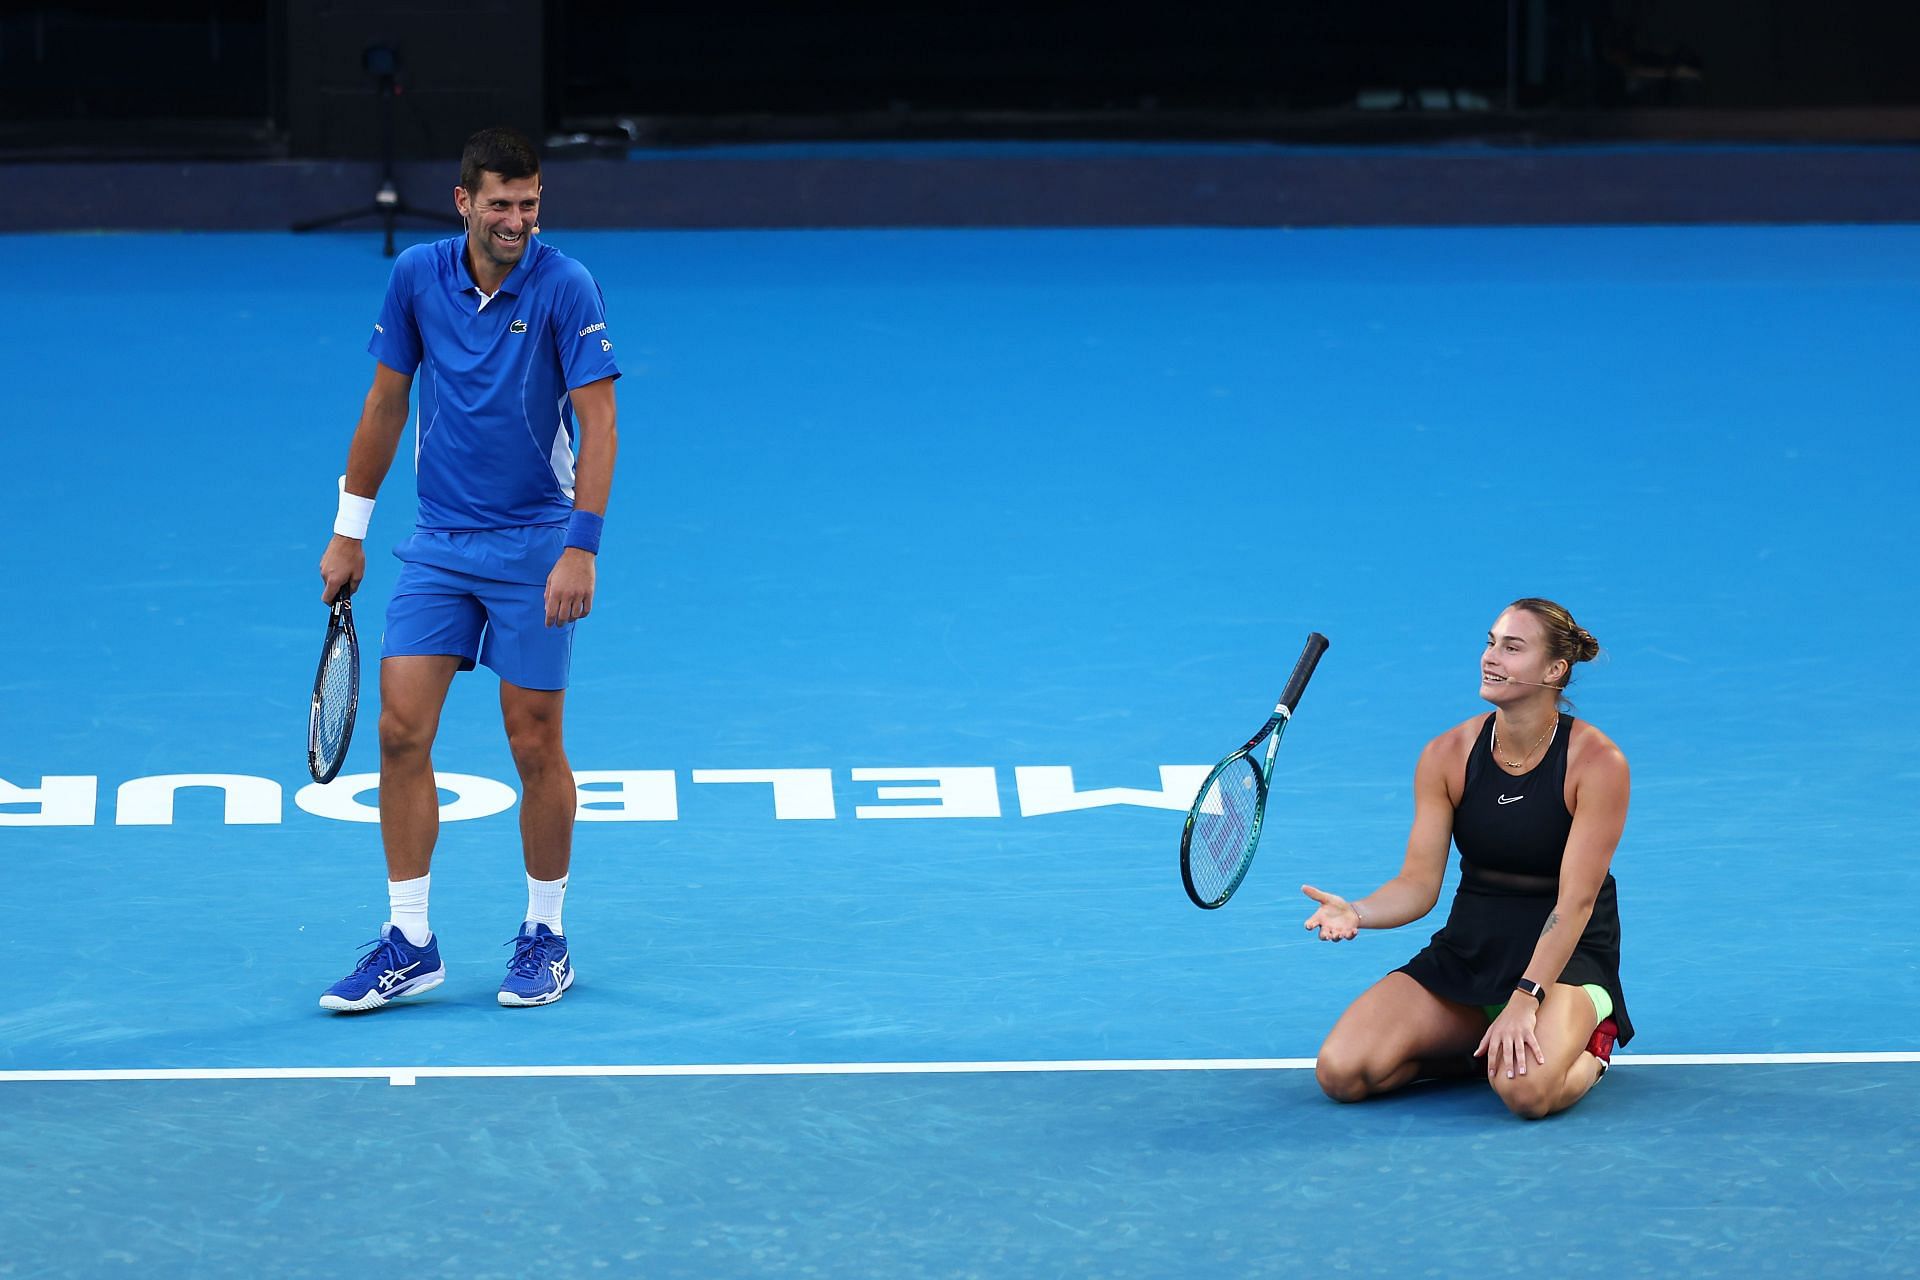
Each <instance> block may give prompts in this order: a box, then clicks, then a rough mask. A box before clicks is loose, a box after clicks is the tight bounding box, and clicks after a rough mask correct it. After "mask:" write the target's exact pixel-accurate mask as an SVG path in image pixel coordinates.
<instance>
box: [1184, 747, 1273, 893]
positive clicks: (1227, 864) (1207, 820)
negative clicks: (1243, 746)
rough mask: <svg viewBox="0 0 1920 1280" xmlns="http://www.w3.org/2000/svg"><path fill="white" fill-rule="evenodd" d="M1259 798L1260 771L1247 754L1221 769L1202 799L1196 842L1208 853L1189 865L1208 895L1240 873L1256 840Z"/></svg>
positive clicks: (1195, 835) (1190, 860)
mask: <svg viewBox="0 0 1920 1280" xmlns="http://www.w3.org/2000/svg"><path fill="white" fill-rule="evenodd" d="M1259 801H1260V779H1259V774H1258V772H1257V771H1256V770H1255V769H1254V767H1253V764H1252V762H1251V761H1249V760H1247V759H1245V758H1244V757H1243V758H1241V759H1239V760H1236V761H1234V762H1233V763H1232V764H1231V765H1229V766H1228V767H1227V768H1225V769H1223V770H1221V771H1220V773H1219V775H1218V776H1216V777H1215V778H1214V780H1213V785H1212V786H1211V787H1209V788H1208V794H1207V795H1206V796H1205V797H1204V798H1203V799H1202V801H1201V803H1200V812H1199V816H1198V818H1197V819H1196V821H1195V822H1194V828H1193V844H1194V845H1195V846H1197V847H1198V849H1199V850H1200V852H1201V853H1202V854H1204V855H1205V856H1204V857H1201V858H1189V865H1190V867H1191V869H1192V871H1193V874H1194V879H1195V884H1196V887H1199V888H1201V889H1202V890H1203V892H1206V893H1207V894H1208V895H1209V896H1214V895H1217V894H1218V893H1219V892H1220V891H1222V890H1224V889H1225V888H1226V887H1227V885H1228V884H1229V882H1231V881H1232V879H1233V878H1234V877H1235V876H1236V875H1237V874H1238V873H1239V871H1240V867H1241V864H1242V862H1243V861H1244V859H1245V858H1246V855H1247V853H1248V852H1249V846H1250V845H1251V844H1252V841H1253V832H1254V818H1255V815H1256V814H1257V813H1258V812H1259ZM1204 873H1211V874H1204ZM1203 881H1204V882H1205V883H1202V882H1203Z"/></svg>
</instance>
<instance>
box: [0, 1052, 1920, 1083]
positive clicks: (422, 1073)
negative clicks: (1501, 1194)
mask: <svg viewBox="0 0 1920 1280" xmlns="http://www.w3.org/2000/svg"><path fill="white" fill-rule="evenodd" d="M1875 1062H1878V1063H1920V1051H1912V1052H1908V1051H1895V1052H1881V1053H1623V1054H1620V1055H1619V1056H1617V1057H1615V1058H1614V1060H1613V1065H1614V1066H1616V1067H1744V1066H1768V1065H1775V1064H1791V1063H1808V1064H1816V1065H1838V1064H1846V1063H1875ZM1312 1066H1313V1059H1312V1058H1081V1059H1060V1060H1052V1061H1037V1062H1020V1061H1013V1062H719V1063H662V1064H657V1065H620V1066H598V1067H594V1066H522V1067H515V1066H495V1067H430V1066H419V1067H204V1068H201V1067H161V1068H119V1069H112V1070H101V1071H0V1084H42V1083H62V1082H73V1083H84V1082H90V1081H91V1082H100V1081H169V1080H385V1081H387V1082H388V1083H389V1084H396V1085H410V1084H413V1083H415V1082H416V1081H419V1080H493V1079H564V1078H568V1077H583V1078H589V1079H604V1078H613V1077H620V1076H648V1077H656V1076H914V1075H993V1074H1000V1073H1011V1072H1028V1073H1038V1072H1050V1071H1061V1072H1064V1071H1305V1070H1309V1069H1311V1068H1312Z"/></svg>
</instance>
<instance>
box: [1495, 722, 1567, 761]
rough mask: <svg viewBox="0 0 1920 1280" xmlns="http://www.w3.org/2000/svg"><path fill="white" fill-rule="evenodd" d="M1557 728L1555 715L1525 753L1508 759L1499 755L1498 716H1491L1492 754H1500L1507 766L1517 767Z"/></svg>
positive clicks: (1557, 730) (1558, 725) (1558, 723)
mask: <svg viewBox="0 0 1920 1280" xmlns="http://www.w3.org/2000/svg"><path fill="white" fill-rule="evenodd" d="M1559 729H1560V717H1559V716H1558V715H1556V716H1554V718H1553V723H1552V724H1550V725H1548V726H1547V731H1546V732H1545V733H1543V734H1541V735H1540V738H1539V740H1538V741H1536V742H1535V743H1534V744H1533V745H1532V746H1531V747H1529V748H1527V754H1526V755H1524V756H1521V757H1520V759H1519V760H1508V759H1507V758H1506V757H1505V756H1500V717H1498V716H1495V717H1494V718H1493V754H1494V755H1496V756H1500V759H1501V760H1502V761H1503V762H1504V763H1505V764H1506V766H1507V768H1509V769H1518V768H1519V767H1520V765H1521V764H1522V762H1524V761H1526V760H1527V759H1529V758H1530V757H1531V756H1532V755H1533V753H1534V752H1536V751H1538V750H1539V749H1540V744H1541V743H1542V742H1545V741H1547V740H1548V739H1550V738H1551V737H1553V735H1554V734H1555V733H1557V732H1559Z"/></svg>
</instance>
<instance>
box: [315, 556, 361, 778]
mask: <svg viewBox="0 0 1920 1280" xmlns="http://www.w3.org/2000/svg"><path fill="white" fill-rule="evenodd" d="M359 709H360V638H359V637H358V636H356V635H355V634H354V632H353V605H352V604H351V603H350V602H349V601H348V600H347V593H346V592H345V591H342V592H341V593H340V594H339V595H338V596H337V597H335V599H334V602H333V616H332V617H331V618H329V619H328V620H327V642H326V643H325V644H324V645H322V646H321V648H320V669H319V670H318V671H317V672H315V673H314V677H313V706H312V708H311V709H310V710H309V711H308V712H307V771H308V772H309V773H311V774H313V780H314V781H315V782H332V781H333V779H334V777H335V776H336V775H337V774H338V773H339V772H340V766H341V765H342V764H344V763H346V759H347V744H348V743H349V742H351V741H353V717H354V713H355V712H356V711H358V710H359Z"/></svg>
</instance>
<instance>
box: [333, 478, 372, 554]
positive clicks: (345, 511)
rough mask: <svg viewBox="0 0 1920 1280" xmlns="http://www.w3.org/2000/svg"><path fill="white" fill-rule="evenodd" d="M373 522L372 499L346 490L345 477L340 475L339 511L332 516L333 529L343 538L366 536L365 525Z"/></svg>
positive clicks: (362, 537)
mask: <svg viewBox="0 0 1920 1280" xmlns="http://www.w3.org/2000/svg"><path fill="white" fill-rule="evenodd" d="M372 522H373V499H372V498H363V497H361V496H360V495H359V494H357V493H348V492H347V478H346V477H345V476H341V477H340V512H339V514H338V515H336V516H334V518H333V531H334V532H335V533H337V534H339V535H340V536H341V537H343V538H361V539H364V538H365V537H366V536H367V526H368V525H369V524H371V523H372Z"/></svg>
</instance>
